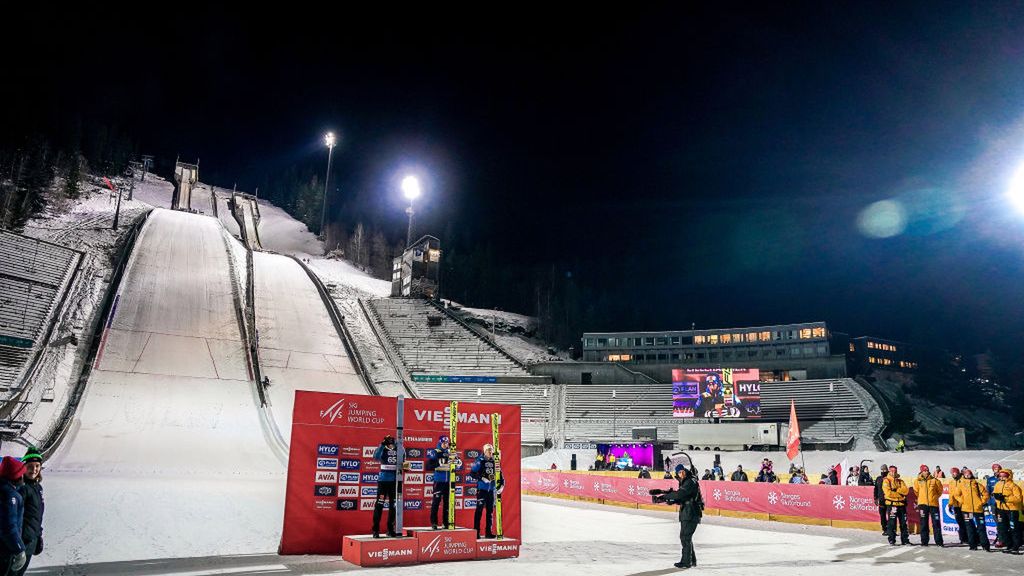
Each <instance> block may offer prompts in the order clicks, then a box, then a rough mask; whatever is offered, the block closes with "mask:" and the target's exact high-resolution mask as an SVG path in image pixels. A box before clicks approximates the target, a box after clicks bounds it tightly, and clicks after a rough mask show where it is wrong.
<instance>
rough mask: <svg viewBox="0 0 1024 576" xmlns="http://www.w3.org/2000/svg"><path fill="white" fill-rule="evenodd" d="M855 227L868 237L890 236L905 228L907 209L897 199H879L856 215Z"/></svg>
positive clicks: (898, 233)
mask: <svg viewBox="0 0 1024 576" xmlns="http://www.w3.org/2000/svg"><path fill="white" fill-rule="evenodd" d="M857 228H859V229H860V231H861V234H864V235H865V236H867V237H869V238H892V237H893V236H898V235H900V234H902V233H903V231H904V230H906V228H907V209H906V208H904V206H903V204H902V203H901V202H899V201H897V200H880V201H878V202H875V203H873V204H871V205H869V206H868V207H867V208H865V209H864V210H862V211H861V213H860V216H858V217H857Z"/></svg>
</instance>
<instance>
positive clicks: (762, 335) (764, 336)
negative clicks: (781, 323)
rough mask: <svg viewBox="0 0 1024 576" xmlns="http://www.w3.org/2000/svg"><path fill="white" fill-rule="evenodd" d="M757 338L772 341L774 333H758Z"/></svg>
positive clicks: (762, 340)
mask: <svg viewBox="0 0 1024 576" xmlns="http://www.w3.org/2000/svg"><path fill="white" fill-rule="evenodd" d="M757 339H758V340H760V341H761V342H770V341H771V339H772V333H771V332H761V333H760V334H758V335H757Z"/></svg>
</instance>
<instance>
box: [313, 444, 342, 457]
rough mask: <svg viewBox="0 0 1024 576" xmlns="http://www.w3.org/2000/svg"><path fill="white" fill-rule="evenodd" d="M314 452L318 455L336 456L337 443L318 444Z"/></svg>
mask: <svg viewBox="0 0 1024 576" xmlns="http://www.w3.org/2000/svg"><path fill="white" fill-rule="evenodd" d="M316 453H317V454H319V455H320V456H337V455H338V445H337V444H319V445H317V447H316Z"/></svg>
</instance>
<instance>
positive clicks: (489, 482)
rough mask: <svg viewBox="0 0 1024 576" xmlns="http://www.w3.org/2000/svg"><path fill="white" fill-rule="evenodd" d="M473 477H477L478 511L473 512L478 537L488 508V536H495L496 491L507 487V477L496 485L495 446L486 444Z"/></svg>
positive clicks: (477, 461)
mask: <svg viewBox="0 0 1024 576" xmlns="http://www.w3.org/2000/svg"><path fill="white" fill-rule="evenodd" d="M472 473H473V477H474V478H476V481H477V482H476V511H475V512H474V513H473V527H474V528H476V537H477V538H480V537H481V536H480V515H481V514H482V513H483V511H484V507H486V508H487V535H486V537H487V538H494V532H493V531H492V517H493V516H494V493H495V489H497V492H498V494H501V491H502V490H504V489H505V479H504V478H502V479H501V481H500V482H499V483H498V486H497V487H495V485H494V447H493V446H491V445H490V444H484V453H483V454H482V455H481V456H480V457H478V458H477V459H476V462H474V463H473V468H472Z"/></svg>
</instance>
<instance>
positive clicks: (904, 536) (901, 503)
mask: <svg viewBox="0 0 1024 576" xmlns="http://www.w3.org/2000/svg"><path fill="white" fill-rule="evenodd" d="M882 492H883V493H884V494H885V505H886V506H888V507H889V513H888V517H889V524H888V525H887V526H886V529H887V531H888V535H889V544H890V545H892V546H895V545H896V522H897V520H898V521H899V527H900V545H905V544H910V533H909V532H908V531H907V494H909V493H910V488H908V487H907V483H906V482H904V481H903V479H902V478H900V473H899V470H898V469H897V468H896V467H895V466H889V474H888V476H886V477H885V479H884V480H882Z"/></svg>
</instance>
